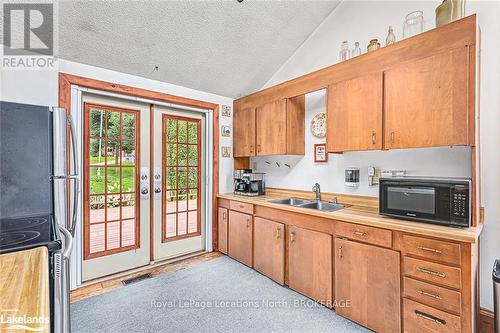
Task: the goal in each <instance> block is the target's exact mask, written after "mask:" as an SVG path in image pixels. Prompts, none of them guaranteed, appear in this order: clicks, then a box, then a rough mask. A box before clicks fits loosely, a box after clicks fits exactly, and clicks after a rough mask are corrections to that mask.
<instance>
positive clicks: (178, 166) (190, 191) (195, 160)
mask: <svg viewBox="0 0 500 333" xmlns="http://www.w3.org/2000/svg"><path fill="white" fill-rule="evenodd" d="M162 126H163V133H162V145H163V148H162V151H163V153H162V158H163V182H164V183H163V188H164V189H165V190H164V191H163V205H162V208H163V214H162V216H163V220H162V233H163V235H162V241H163V242H168V241H172V240H177V239H182V238H188V237H194V236H199V235H201V207H200V202H201V201H200V198H201V196H200V195H201V191H200V189H201V185H200V184H201V179H200V175H201V167H200V165H201V161H200V160H201V144H200V142H201V141H200V133H201V130H200V129H201V127H200V126H201V120H200V119H195V118H185V117H178V116H172V115H163V121H162Z"/></svg>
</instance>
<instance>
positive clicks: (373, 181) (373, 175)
mask: <svg viewBox="0 0 500 333" xmlns="http://www.w3.org/2000/svg"><path fill="white" fill-rule="evenodd" d="M379 182H380V169H377V168H376V167H372V166H371V167H368V186H375V185H378V184H379Z"/></svg>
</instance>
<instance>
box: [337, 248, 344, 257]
mask: <svg viewBox="0 0 500 333" xmlns="http://www.w3.org/2000/svg"><path fill="white" fill-rule="evenodd" d="M338 252H339V258H342V257H343V256H344V254H343V252H342V246H339V251H338Z"/></svg>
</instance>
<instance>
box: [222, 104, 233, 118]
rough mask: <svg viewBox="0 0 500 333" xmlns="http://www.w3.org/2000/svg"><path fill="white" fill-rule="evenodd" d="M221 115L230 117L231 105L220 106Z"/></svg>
mask: <svg viewBox="0 0 500 333" xmlns="http://www.w3.org/2000/svg"><path fill="white" fill-rule="evenodd" d="M222 116H223V117H231V107H230V106H229V105H223V106H222Z"/></svg>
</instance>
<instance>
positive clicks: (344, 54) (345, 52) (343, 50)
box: [339, 40, 350, 61]
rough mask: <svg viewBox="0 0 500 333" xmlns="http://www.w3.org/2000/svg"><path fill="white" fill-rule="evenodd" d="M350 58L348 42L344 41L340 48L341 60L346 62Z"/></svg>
mask: <svg viewBox="0 0 500 333" xmlns="http://www.w3.org/2000/svg"><path fill="white" fill-rule="evenodd" d="M349 58H350V51H349V44H348V43H347V41H346V40H345V41H343V42H342V45H341V46H340V53H339V60H340V61H345V60H347V59H349Z"/></svg>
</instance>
